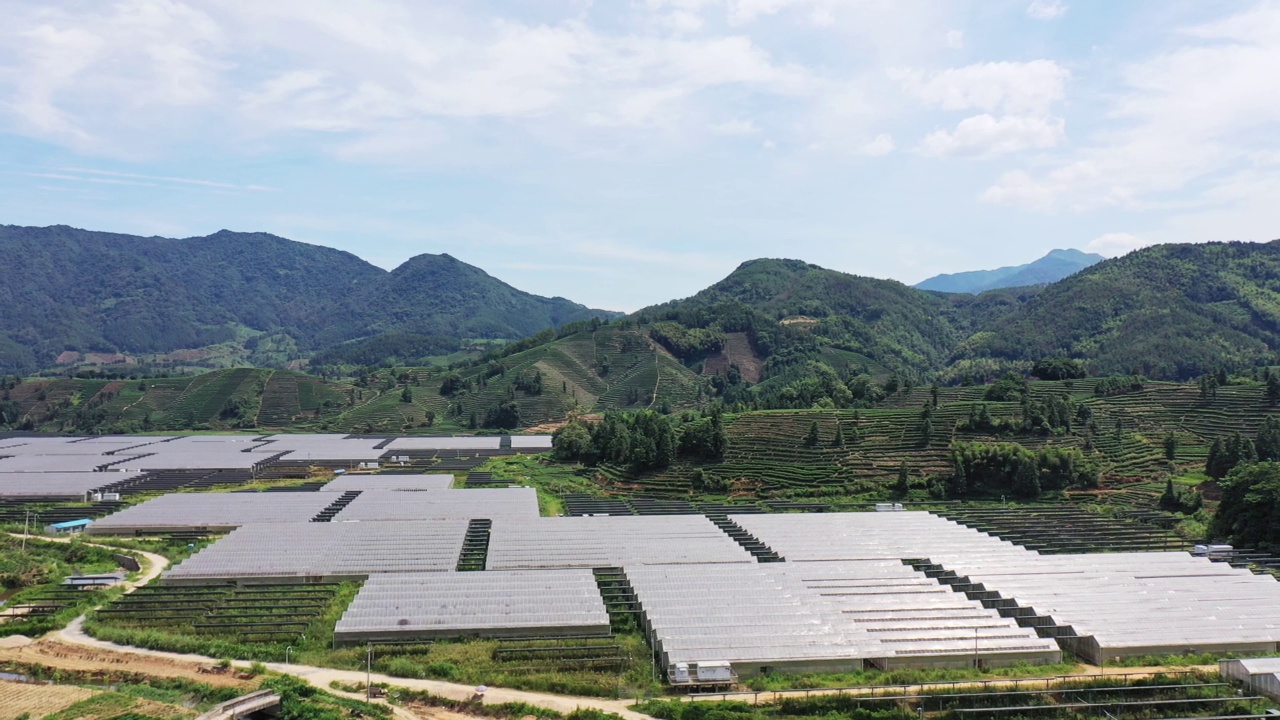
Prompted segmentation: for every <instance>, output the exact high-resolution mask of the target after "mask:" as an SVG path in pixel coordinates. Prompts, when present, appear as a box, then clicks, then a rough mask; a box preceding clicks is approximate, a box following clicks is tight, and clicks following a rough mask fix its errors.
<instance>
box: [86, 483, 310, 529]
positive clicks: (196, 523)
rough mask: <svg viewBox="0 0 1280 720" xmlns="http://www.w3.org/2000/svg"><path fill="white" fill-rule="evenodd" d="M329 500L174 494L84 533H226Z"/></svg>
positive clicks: (294, 515) (292, 517) (297, 514)
mask: <svg viewBox="0 0 1280 720" xmlns="http://www.w3.org/2000/svg"><path fill="white" fill-rule="evenodd" d="M333 502H334V494H333V493H175V494H170V495H161V496H160V497H158V498H155V499H153V500H148V501H146V502H144V503H141V504H139V505H134V506H133V507H131V508H126V509H125V510H122V511H120V512H118V513H115V514H113V515H108V516H107V517H105V518H102V519H101V520H99V521H98V522H96V523H94V524H93V526H92V527H90V528H89V534H90V535H140V534H147V533H165V532H183V531H191V530H200V531H209V532H225V531H228V530H233V529H235V528H237V527H240V526H241V525H254V524H262V523H268V524H271V523H290V522H307V521H309V520H310V519H311V518H313V517H315V516H316V515H317V514H319V513H320V512H321V511H322V510H324V509H325V508H327V507H329V505H330V504H332V503H333Z"/></svg>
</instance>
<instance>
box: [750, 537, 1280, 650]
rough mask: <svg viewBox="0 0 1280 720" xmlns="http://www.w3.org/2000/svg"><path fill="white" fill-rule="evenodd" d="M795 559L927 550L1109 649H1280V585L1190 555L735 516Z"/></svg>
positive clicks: (1076, 642)
mask: <svg viewBox="0 0 1280 720" xmlns="http://www.w3.org/2000/svg"><path fill="white" fill-rule="evenodd" d="M733 519H734V520H735V521H736V522H737V523H738V524H739V525H741V526H742V527H743V528H745V529H746V530H747V531H748V532H750V533H751V534H752V535H754V536H755V537H757V538H759V539H760V540H762V541H763V542H765V543H766V544H768V545H769V546H770V547H772V548H773V549H774V550H775V551H777V552H779V553H781V554H782V555H784V556H786V558H787V559H788V560H790V561H793V562H794V561H801V562H804V561H819V560H849V559H854V560H857V559H898V558H911V559H925V558H927V559H929V560H931V561H932V562H933V563H935V564H937V565H940V566H941V567H942V568H944V569H946V570H950V571H952V572H954V573H956V574H957V575H958V576H960V577H961V578H967V581H968V582H969V583H974V584H978V585H980V587H981V588H983V589H985V590H986V591H993V592H995V593H999V596H1000V597H1002V598H1007V599H1010V600H1013V601H1015V602H1016V603H1017V604H1018V606H1020V607H1023V608H1034V611H1035V613H1036V614H1038V615H1041V616H1047V617H1050V618H1051V619H1052V621H1053V623H1054V624H1056V625H1059V626H1068V627H1070V628H1071V629H1072V630H1074V632H1075V634H1076V635H1077V636H1079V639H1069V638H1063V639H1062V642H1063V643H1064V644H1066V645H1068V646H1069V648H1070V649H1071V650H1072V651H1073V652H1076V653H1077V654H1080V655H1082V656H1084V657H1086V658H1089V659H1090V660H1091V661H1093V662H1095V663H1101V662H1103V661H1104V660H1109V659H1113V658H1123V657H1133V656H1141V655H1153V654H1178V653H1184V652H1186V651H1187V650H1188V649H1191V650H1196V651H1200V652H1209V651H1222V652H1259V651H1261V650H1266V651H1270V652H1275V651H1277V650H1278V649H1280V583H1277V582H1276V581H1275V579H1274V578H1272V577H1270V576H1262V575H1254V574H1253V573H1250V572H1249V571H1247V570H1244V569H1236V568H1232V567H1230V566H1228V565H1226V564H1219V563H1212V562H1210V561H1209V560H1207V559H1205V558H1195V557H1192V556H1190V555H1188V554H1186V553H1104V554H1089V555H1040V554H1039V553H1036V552H1034V551H1031V550H1026V549H1024V548H1022V547H1019V546H1017V545H1013V544H1011V543H1008V542H1005V541H1002V540H999V539H996V538H993V537H990V536H988V535H985V534H983V533H980V532H978V531H976V530H972V529H970V528H967V527H964V526H962V525H959V524H956V523H953V522H950V521H947V520H944V519H942V518H939V517H937V516H934V515H931V514H929V513H921V512H904V513H827V514H817V515H737V516H734V518H733Z"/></svg>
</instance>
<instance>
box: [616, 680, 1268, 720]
mask: <svg viewBox="0 0 1280 720" xmlns="http://www.w3.org/2000/svg"><path fill="white" fill-rule="evenodd" d="M894 684H895V685H906V687H896V688H893V689H891V690H889V691H887V692H886V691H883V690H882V691H881V692H880V693H879V694H873V693H871V692H858V691H850V692H840V693H824V694H814V695H809V694H807V693H806V694H805V695H804V696H799V695H793V696H787V697H783V698H777V699H774V700H771V701H759V702H757V700H760V699H758V698H753V699H752V701H751V702H748V701H745V700H743V701H738V700H721V701H698V702H680V701H676V700H653V701H649V702H645V703H642V704H639V705H637V706H635V709H636V710H638V711H640V712H644V713H646V714H649V715H652V716H653V717H655V718H658V719H659V720H710V719H712V718H715V719H716V720H766V719H768V718H811V717H824V718H834V717H840V718H854V719H855V720H873V719H874V720H891V719H892V720H910V719H911V718H916V717H921V716H923V715H924V714H925V713H926V712H927V713H929V714H930V716H931V717H947V718H950V717H968V716H974V715H975V714H979V715H980V716H984V717H986V716H991V717H999V716H1004V715H1006V714H1007V715H1008V716H1010V717H1024V716H1026V715H1022V714H1018V710H1019V709H1024V708H1025V709H1026V710H1024V712H1028V713H1030V712H1032V711H1034V716H1035V717H1055V718H1086V717H1103V716H1105V717H1112V718H1116V720H1122V719H1123V720H1127V719H1129V718H1133V719H1135V720H1136V719H1138V718H1146V717H1151V716H1152V715H1151V713H1153V712H1157V713H1163V715H1162V716H1168V713H1177V714H1178V716H1179V717H1201V716H1203V717H1221V716H1229V715H1237V714H1252V713H1260V712H1262V711H1263V710H1265V708H1266V707H1268V702H1267V701H1265V700H1259V699H1253V698H1242V697H1240V696H1239V695H1238V694H1237V692H1236V690H1235V688H1233V687H1231V686H1230V685H1228V684H1226V683H1221V682H1218V675H1217V673H1216V672H1214V673H1206V672H1198V673H1187V674H1168V675H1155V676H1152V677H1149V678H1141V679H1126V678H1099V677H1097V676H1093V677H1080V678H1054V679H1053V680H1051V681H1049V682H1047V683H1042V682H1039V681H1034V682H1030V683H1026V684H1024V685H1022V686H1020V687H1019V686H1017V685H1014V684H1013V683H1005V684H991V685H988V684H985V683H984V684H977V683H972V684H966V683H963V682H962V683H959V684H952V683H950V682H946V681H942V682H940V683H939V684H938V685H935V686H930V685H920V684H918V683H917V682H907V683H901V684H899V683H894ZM1148 703H1151V704H1148ZM1157 703H1158V704H1157ZM984 711H987V712H985V713H984Z"/></svg>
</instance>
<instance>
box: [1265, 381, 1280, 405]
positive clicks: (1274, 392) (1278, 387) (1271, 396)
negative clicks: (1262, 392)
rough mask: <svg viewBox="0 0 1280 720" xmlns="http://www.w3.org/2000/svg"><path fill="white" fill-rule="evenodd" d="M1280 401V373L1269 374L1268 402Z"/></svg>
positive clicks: (1271, 403)
mask: <svg viewBox="0 0 1280 720" xmlns="http://www.w3.org/2000/svg"><path fill="white" fill-rule="evenodd" d="M1277 403H1280V375H1273V374H1268V375H1267V404H1269V405H1275V404H1277Z"/></svg>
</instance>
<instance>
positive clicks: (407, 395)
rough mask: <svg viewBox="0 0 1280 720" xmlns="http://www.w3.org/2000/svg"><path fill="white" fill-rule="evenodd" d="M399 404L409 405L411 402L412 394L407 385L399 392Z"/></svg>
mask: <svg viewBox="0 0 1280 720" xmlns="http://www.w3.org/2000/svg"><path fill="white" fill-rule="evenodd" d="M400 402H402V403H411V402H413V392H412V391H411V390H409V386H408V385H405V386H404V390H401V391H400Z"/></svg>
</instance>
